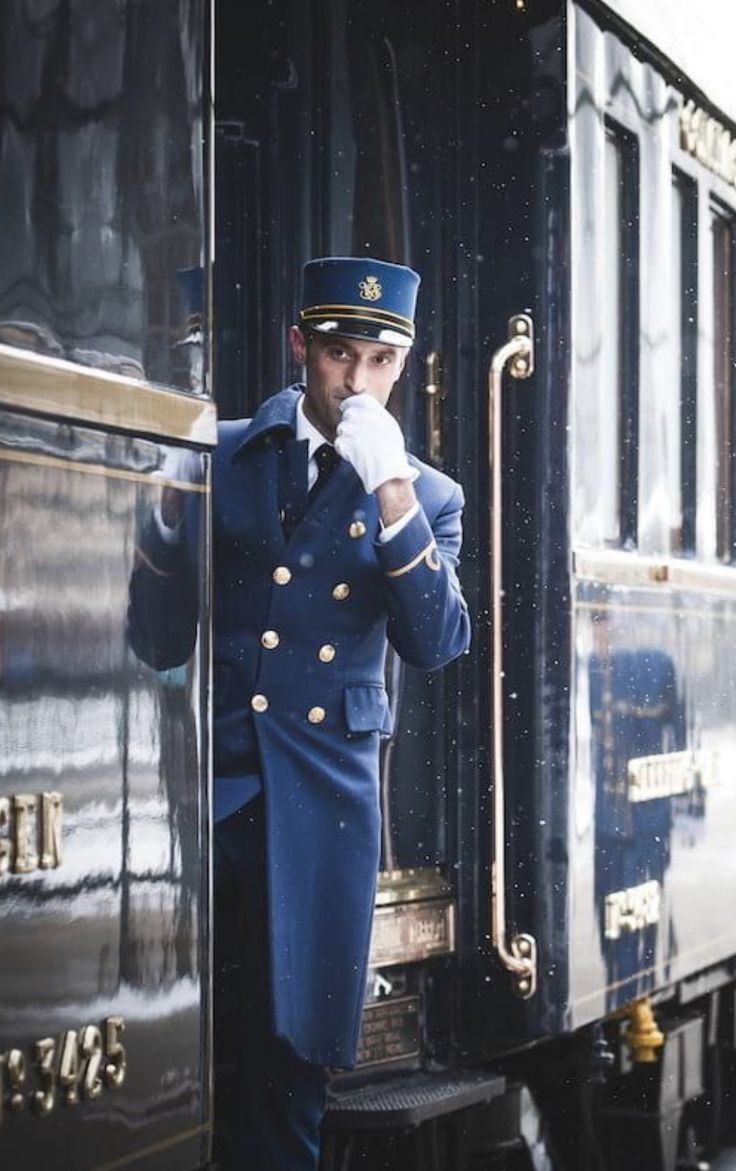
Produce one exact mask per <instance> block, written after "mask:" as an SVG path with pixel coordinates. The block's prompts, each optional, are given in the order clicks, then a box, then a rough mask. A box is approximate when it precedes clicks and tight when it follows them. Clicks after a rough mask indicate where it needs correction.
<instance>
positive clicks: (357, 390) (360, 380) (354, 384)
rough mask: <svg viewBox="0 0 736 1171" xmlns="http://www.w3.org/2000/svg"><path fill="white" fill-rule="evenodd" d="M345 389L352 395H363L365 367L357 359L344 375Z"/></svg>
mask: <svg viewBox="0 0 736 1171" xmlns="http://www.w3.org/2000/svg"><path fill="white" fill-rule="evenodd" d="M345 387H346V389H347V390H349V391H350V392H351V393H352V394H363V393H364V392H365V390H366V373H365V365H364V364H363V362H361V361H360V360H359V359H357V360H356V361H354V362H351V363H350V365H349V366H348V369H347V371H346V373H345Z"/></svg>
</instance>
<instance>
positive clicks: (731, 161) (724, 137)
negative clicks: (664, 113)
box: [680, 101, 736, 187]
mask: <svg viewBox="0 0 736 1171" xmlns="http://www.w3.org/2000/svg"><path fill="white" fill-rule="evenodd" d="M680 146H681V147H682V149H683V150H684V151H686V152H687V153H688V154H689V155H692V156H693V158H696V159H697V160H698V162H700V163H702V164H703V166H704V167H707V168H708V170H709V171H713V172H714V174H716V175H720V177H721V179H725V180H726V182H727V183H730V184H731V186H732V187H736V140H734V138H733V137H732V135H731V134H730V132H729V131H728V130H726V128H725V126H722V125H721V123H720V122H719V121H718V120H717V119H716V118H711V116H710V114H707V113H706V112H705V110H701V109H700V107H699V106H696V105H695V102H693V101H689V102H685V104H684V106H682V108H681V110H680Z"/></svg>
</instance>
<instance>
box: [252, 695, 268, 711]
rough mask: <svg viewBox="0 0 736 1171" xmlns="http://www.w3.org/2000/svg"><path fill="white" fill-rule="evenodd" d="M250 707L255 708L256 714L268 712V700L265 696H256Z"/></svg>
mask: <svg viewBox="0 0 736 1171" xmlns="http://www.w3.org/2000/svg"><path fill="white" fill-rule="evenodd" d="M250 706H251V707H252V708H253V711H254V712H267V711H268V700H267V699H266V697H265V695H254V696H253V698H252V699H251V701H250Z"/></svg>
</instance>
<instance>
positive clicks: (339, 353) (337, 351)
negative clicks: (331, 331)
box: [330, 346, 347, 362]
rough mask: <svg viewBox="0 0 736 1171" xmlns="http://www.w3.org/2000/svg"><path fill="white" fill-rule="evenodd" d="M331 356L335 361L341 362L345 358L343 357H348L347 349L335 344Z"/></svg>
mask: <svg viewBox="0 0 736 1171" xmlns="http://www.w3.org/2000/svg"><path fill="white" fill-rule="evenodd" d="M330 357H331V358H332V359H333V361H335V362H341V361H342V360H343V358H345V357H347V351H346V350H343V349H341V348H340V347H339V346H334V347H333V348H332V349H331V350H330Z"/></svg>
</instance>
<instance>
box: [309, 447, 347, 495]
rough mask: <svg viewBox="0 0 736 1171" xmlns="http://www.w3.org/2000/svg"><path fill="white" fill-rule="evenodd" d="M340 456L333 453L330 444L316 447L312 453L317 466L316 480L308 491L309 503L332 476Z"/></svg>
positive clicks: (333, 450)
mask: <svg viewBox="0 0 736 1171" xmlns="http://www.w3.org/2000/svg"><path fill="white" fill-rule="evenodd" d="M339 458H340V456H339V455H338V454H337V452H336V451H335V449H334V447H333V446H332V444H331V443H323V444H322V446H321V447H318V448H317V450H316V451H315V453H314V459H315V462H316V464H317V479H316V480H315V481H314V483H313V484H312V487H311V488H310V489H309V502H310V504H311V502H312V501H313V500H314V498H315V496H316V495H317V493H318V492H319V490H320V488H321V487H322V485H323V484H324V483H325V481H326V480H327V479H329V477H330V476H331V475H332V473H333V472H334V470H335V468H336V467H337V461H338V460H339Z"/></svg>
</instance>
